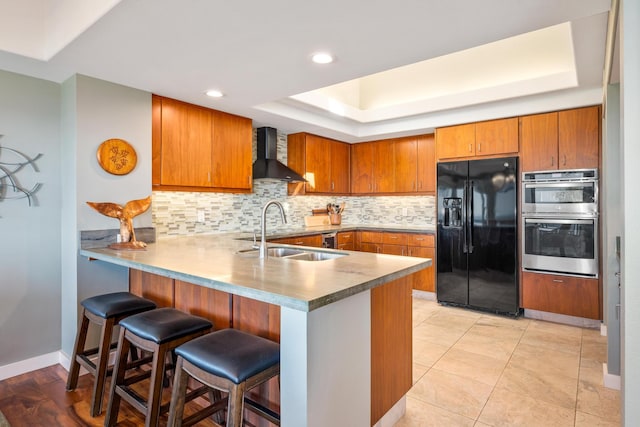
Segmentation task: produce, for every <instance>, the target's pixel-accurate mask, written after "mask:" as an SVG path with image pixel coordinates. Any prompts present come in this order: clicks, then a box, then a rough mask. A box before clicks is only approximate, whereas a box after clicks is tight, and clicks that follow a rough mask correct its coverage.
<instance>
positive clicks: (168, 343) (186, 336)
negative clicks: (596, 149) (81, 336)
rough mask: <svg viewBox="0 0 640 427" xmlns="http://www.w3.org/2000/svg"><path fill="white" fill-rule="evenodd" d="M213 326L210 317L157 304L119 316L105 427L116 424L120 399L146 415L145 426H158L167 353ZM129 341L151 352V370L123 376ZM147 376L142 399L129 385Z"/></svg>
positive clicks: (164, 409)
mask: <svg viewBox="0 0 640 427" xmlns="http://www.w3.org/2000/svg"><path fill="white" fill-rule="evenodd" d="M212 326H213V325H212V323H211V322H210V321H208V320H206V319H203V318H202V317H197V316H192V315H190V314H187V313H184V312H182V311H180V310H176V309H174V308H158V309H156V310H153V311H147V312H144V313H140V314H136V315H133V316H129V317H127V318H126V319H124V320H122V321H121V322H120V327H121V329H120V337H119V339H118V351H117V358H116V365H115V368H114V371H113V376H112V380H111V391H110V400H109V407H108V409H107V414H106V418H105V421H104V425H105V427H107V426H115V425H116V423H117V421H118V411H119V409H120V400H121V399H124V400H126V401H127V402H128V403H129V404H131V405H132V406H133V407H134V408H136V409H137V410H138V411H140V412H142V413H143V414H144V415H145V417H146V419H145V426H147V427H149V426H157V425H158V420H159V419H160V415H161V414H162V413H164V412H166V411H167V410H168V409H169V408H168V406H169V405H164V406H163V405H162V386H163V379H164V374H165V371H166V370H167V369H169V368H171V367H173V365H172V364H169V365H167V364H166V357H167V355H168V354H171V352H172V350H174V349H175V348H176V347H178V346H179V345H181V344H184V343H186V342H187V341H190V340H192V339H194V338H196V337H199V336H200V335H203V334H206V333H207V332H209V331H210V330H211V327H212ZM132 344H133V345H134V346H135V347H137V348H140V349H142V350H145V351H147V352H150V353H152V354H153V356H152V365H151V370H148V371H145V372H143V373H136V374H134V375H130V376H129V377H128V378H126V373H127V370H128V366H127V363H126V359H127V353H128V352H129V348H130V347H131V345H132ZM147 378H151V381H150V385H149V395H148V397H147V399H146V400H145V398H144V397H142V396H140V395H139V394H138V393H137V392H135V391H134V390H133V389H132V388H131V387H130V386H132V385H133V384H136V383H138V382H140V381H143V380H145V379H147Z"/></svg>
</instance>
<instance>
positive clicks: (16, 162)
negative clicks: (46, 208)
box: [0, 135, 42, 206]
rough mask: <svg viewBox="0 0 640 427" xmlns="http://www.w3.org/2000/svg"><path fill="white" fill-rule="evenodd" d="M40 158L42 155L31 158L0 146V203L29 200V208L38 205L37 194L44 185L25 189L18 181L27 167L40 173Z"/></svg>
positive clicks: (38, 184)
mask: <svg viewBox="0 0 640 427" xmlns="http://www.w3.org/2000/svg"><path fill="white" fill-rule="evenodd" d="M2 136H3V135H0V138H1V137H2ZM40 157H42V153H38V154H37V155H36V156H35V157H33V158H31V157H29V156H27V155H26V154H24V153H21V152H20V151H18V150H14V149H13V148H7V147H2V146H0V202H1V201H4V200H7V199H27V201H28V202H29V206H33V205H35V204H36V202H37V200H36V199H35V193H36V192H37V191H38V190H39V189H40V187H42V183H40V182H37V183H35V184H34V185H33V186H32V187H31V188H25V187H24V186H23V185H22V184H21V183H20V180H19V179H18V173H19V172H22V171H23V169H24V168H25V167H27V166H28V169H27V170H31V171H32V172H36V173H37V172H40V170H39V169H38V166H37V165H36V163H35V162H36V160H38V159H39V158H40Z"/></svg>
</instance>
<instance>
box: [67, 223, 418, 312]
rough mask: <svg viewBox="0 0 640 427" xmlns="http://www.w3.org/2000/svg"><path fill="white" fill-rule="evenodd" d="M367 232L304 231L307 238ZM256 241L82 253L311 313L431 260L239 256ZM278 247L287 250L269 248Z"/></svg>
mask: <svg viewBox="0 0 640 427" xmlns="http://www.w3.org/2000/svg"><path fill="white" fill-rule="evenodd" d="M320 228H322V230H320ZM365 228H366V227H363V226H353V227H350V226H337V227H336V226H334V227H305V229H304V231H303V232H305V233H309V234H313V232H315V233H318V232H326V231H329V230H338V231H347V230H356V229H358V230H362V229H365ZM382 228H383V227H375V229H376V230H380V229H382ZM371 229H374V228H373V227H371ZM403 231H407V230H403ZM422 231H423V232H424V230H422ZM300 234H301V230H291V231H290V232H287V233H286V234H280V235H281V236H283V237H284V236H286V235H300ZM280 235H277V234H271V235H269V237H270V238H271V237H279V236H280ZM252 236H253V234H250V233H225V234H206V235H196V236H175V237H162V238H160V239H158V240H157V241H156V242H155V243H149V244H148V246H147V249H146V250H143V251H120V250H113V249H108V248H93V249H81V250H80V255H82V256H86V257H88V258H90V259H98V260H101V261H105V262H109V263H112V264H116V265H121V266H124V267H129V268H133V269H138V270H142V271H146V272H149V273H155V274H158V275H162V276H166V277H170V278H173V279H179V280H183V281H186V282H190V283H194V284H198V285H201V286H206V287H209V288H213V289H218V290H221V291H224V292H229V293H232V294H235V295H239V296H244V297H248V298H252V299H255V300H259V301H264V302H268V303H271V304H276V305H280V306H283V307H289V308H292V309H295V310H300V311H312V310H314V309H317V308H319V307H322V306H325V305H327V304H330V303H332V302H334V301H338V300H341V299H344V298H347V297H349V296H351V295H354V294H357V293H359V292H363V291H365V290H367V289H371V288H374V287H376V286H378V285H381V284H383V283H386V282H389V281H391V280H395V279H397V278H400V277H403V276H406V275H408V274H411V273H414V272H416V271H419V270H422V269H424V268H427V267H429V266H430V265H431V260H430V259H428V258H413V257H405V256H397V255H384V254H373V253H368V252H356V251H337V250H328V249H327V250H326V249H318V248H309V249H311V250H315V251H328V252H341V253H345V254H346V255H345V256H343V257H340V258H335V259H330V260H324V261H299V260H292V259H286V258H284V259H283V258H274V257H270V258H267V259H263V260H261V259H259V258H258V257H257V256H254V257H251V256H246V255H241V254H238V251H239V250H243V249H249V248H250V247H251V243H250V242H248V241H246V240H242V239H247V238H251V237H252ZM276 245H277V246H288V245H281V244H276V243H272V244H270V246H276ZM292 247H295V248H300V247H299V246H292Z"/></svg>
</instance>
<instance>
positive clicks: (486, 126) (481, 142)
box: [436, 117, 519, 160]
mask: <svg viewBox="0 0 640 427" xmlns="http://www.w3.org/2000/svg"><path fill="white" fill-rule="evenodd" d="M436 147H437V148H436V149H437V156H438V159H439V160H446V159H456V158H469V157H480V156H495V155H498V154H513V153H517V152H518V151H519V150H518V119H517V118H515V117H514V118H510V119H498V120H488V121H485V122H477V123H467V124H464V125H458V126H449V127H445V128H438V129H436Z"/></svg>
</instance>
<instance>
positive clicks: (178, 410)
mask: <svg viewBox="0 0 640 427" xmlns="http://www.w3.org/2000/svg"><path fill="white" fill-rule="evenodd" d="M173 380H174V382H173V390H172V392H171V404H170V408H171V409H170V411H169V421H168V422H167V426H168V427H182V417H183V414H184V403H185V399H186V395H187V383H188V382H189V375H188V374H187V373H186V372H183V370H182V358H181V357H179V358H178V363H177V365H176V373H175V375H174V377H173Z"/></svg>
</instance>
